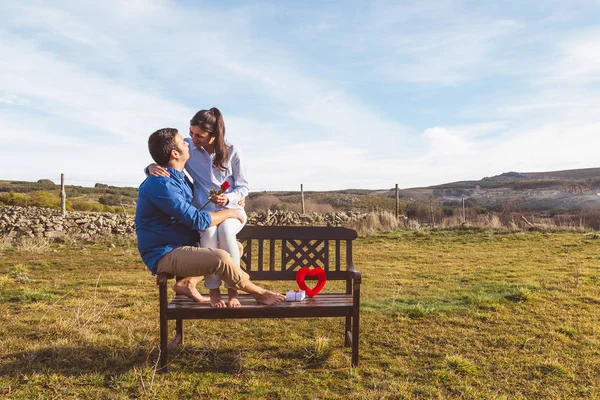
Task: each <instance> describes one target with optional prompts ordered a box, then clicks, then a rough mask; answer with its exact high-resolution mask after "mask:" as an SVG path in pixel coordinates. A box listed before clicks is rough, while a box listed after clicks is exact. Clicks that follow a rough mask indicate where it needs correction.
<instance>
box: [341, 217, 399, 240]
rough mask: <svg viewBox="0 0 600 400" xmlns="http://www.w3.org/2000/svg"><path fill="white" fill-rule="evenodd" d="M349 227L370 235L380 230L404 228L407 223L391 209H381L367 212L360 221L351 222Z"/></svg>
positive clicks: (361, 233)
mask: <svg viewBox="0 0 600 400" xmlns="http://www.w3.org/2000/svg"><path fill="white" fill-rule="evenodd" d="M349 227H350V228H352V229H355V230H356V231H357V232H358V233H359V234H360V235H364V236H368V235H373V234H375V233H376V232H380V231H393V230H398V229H403V228H404V227H405V223H404V220H402V219H399V218H398V219H397V218H396V216H395V215H394V214H392V213H391V212H389V211H379V212H370V213H368V214H366V215H365V216H364V217H363V218H362V219H361V220H360V221H357V222H354V223H352V224H350V225H349Z"/></svg>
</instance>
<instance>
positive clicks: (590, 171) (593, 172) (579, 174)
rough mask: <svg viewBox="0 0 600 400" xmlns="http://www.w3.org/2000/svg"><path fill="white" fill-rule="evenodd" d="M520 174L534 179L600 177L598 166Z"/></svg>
mask: <svg viewBox="0 0 600 400" xmlns="http://www.w3.org/2000/svg"><path fill="white" fill-rule="evenodd" d="M521 175H524V176H525V177H527V178H534V179H553V178H558V179H576V180H580V179H594V178H600V168H583V169H567V170H562V171H549V172H521Z"/></svg>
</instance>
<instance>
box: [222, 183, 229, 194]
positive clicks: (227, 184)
mask: <svg viewBox="0 0 600 400" xmlns="http://www.w3.org/2000/svg"><path fill="white" fill-rule="evenodd" d="M230 186H231V185H230V184H229V182H227V181H225V182H223V184H222V185H221V191H223V192H224V191H226V190H227V189H229V187H230Z"/></svg>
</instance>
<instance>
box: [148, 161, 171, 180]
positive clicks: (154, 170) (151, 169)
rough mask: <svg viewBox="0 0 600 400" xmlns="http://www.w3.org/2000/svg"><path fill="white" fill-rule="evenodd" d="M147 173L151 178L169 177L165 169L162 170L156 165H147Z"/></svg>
mask: <svg viewBox="0 0 600 400" xmlns="http://www.w3.org/2000/svg"><path fill="white" fill-rule="evenodd" d="M148 173H149V174H150V175H152V176H164V177H167V178H168V177H170V176H171V175H170V174H169V171H167V169H166V168H163V167H161V166H160V165H156V164H150V165H148Z"/></svg>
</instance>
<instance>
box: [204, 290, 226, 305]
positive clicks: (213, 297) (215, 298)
mask: <svg viewBox="0 0 600 400" xmlns="http://www.w3.org/2000/svg"><path fill="white" fill-rule="evenodd" d="M208 295H209V296H210V306H211V307H214V308H224V307H225V302H224V301H223V300H222V299H221V291H220V290H219V289H210V290H209V291H208Z"/></svg>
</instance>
